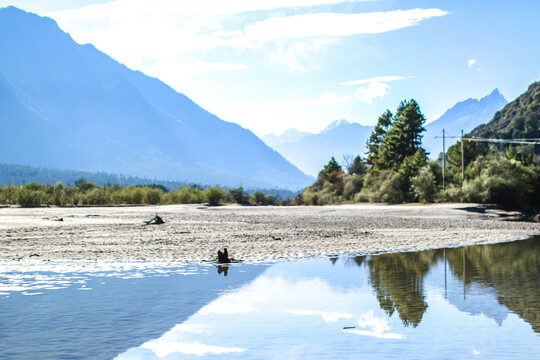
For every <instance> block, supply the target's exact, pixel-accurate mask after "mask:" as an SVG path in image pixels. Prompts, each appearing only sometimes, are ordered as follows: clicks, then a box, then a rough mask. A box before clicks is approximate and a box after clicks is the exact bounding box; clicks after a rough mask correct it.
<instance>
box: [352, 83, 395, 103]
mask: <svg viewBox="0 0 540 360" xmlns="http://www.w3.org/2000/svg"><path fill="white" fill-rule="evenodd" d="M388 89H390V85H388V84H386V83H384V82H381V81H374V82H372V83H370V84H369V85H368V86H367V87H361V88H358V89H356V92H355V93H354V95H355V98H356V99H357V100H359V101H362V102H365V103H366V104H371V102H372V101H373V100H374V99H376V98H382V97H383V96H384V95H386V93H387V92H388Z"/></svg>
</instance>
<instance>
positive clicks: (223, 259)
mask: <svg viewBox="0 0 540 360" xmlns="http://www.w3.org/2000/svg"><path fill="white" fill-rule="evenodd" d="M217 262H218V263H220V264H228V263H230V262H231V259H229V253H228V252H227V248H225V249H223V252H221V250H218V252H217Z"/></svg>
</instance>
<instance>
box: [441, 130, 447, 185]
mask: <svg viewBox="0 0 540 360" xmlns="http://www.w3.org/2000/svg"><path fill="white" fill-rule="evenodd" d="M444 139H445V138H444V129H442V188H443V190H446V185H445V184H444V170H445V169H446V148H445V146H444V145H445V144H444Z"/></svg>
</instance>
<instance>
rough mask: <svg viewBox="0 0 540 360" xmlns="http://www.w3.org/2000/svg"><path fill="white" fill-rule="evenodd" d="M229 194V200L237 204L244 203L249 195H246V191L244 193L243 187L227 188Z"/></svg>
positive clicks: (247, 200)
mask: <svg viewBox="0 0 540 360" xmlns="http://www.w3.org/2000/svg"><path fill="white" fill-rule="evenodd" d="M229 195H230V197H231V200H232V201H234V202H236V203H237V204H245V203H248V202H249V197H248V196H247V195H246V193H244V189H243V188H242V187H239V188H236V189H235V188H231V189H229Z"/></svg>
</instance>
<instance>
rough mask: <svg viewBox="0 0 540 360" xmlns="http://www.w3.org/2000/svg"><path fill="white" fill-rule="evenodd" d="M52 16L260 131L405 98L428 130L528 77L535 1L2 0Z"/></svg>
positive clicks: (536, 27)
mask: <svg viewBox="0 0 540 360" xmlns="http://www.w3.org/2000/svg"><path fill="white" fill-rule="evenodd" d="M7 5H14V6H17V7H19V8H22V9H24V10H27V11H32V12H35V13H38V14H40V15H46V16H50V17H52V18H53V19H55V20H56V21H57V22H58V24H59V26H60V27H61V28H62V29H63V30H64V31H66V32H68V33H70V34H71V36H72V37H73V38H74V39H75V40H76V41H77V42H79V43H92V44H94V45H95V46H96V47H97V48H98V49H100V50H102V51H104V52H105V53H107V54H109V55H111V56H112V57H113V58H115V59H117V60H118V61H120V62H122V63H124V64H126V65H127V66H129V67H130V68H133V69H137V70H141V71H142V72H144V73H146V74H148V75H151V76H155V77H158V78H160V79H161V80H163V81H164V82H166V83H167V84H169V85H170V86H172V87H173V88H174V89H176V90H178V91H179V92H182V93H184V94H186V95H187V96H189V97H190V98H192V99H193V100H194V101H195V102H196V103H198V104H199V105H201V106H202V107H204V108H205V109H207V110H209V111H210V112H212V113H214V114H216V115H217V116H219V117H220V118H222V119H223V120H226V121H231V122H236V123H238V124H240V125H241V126H243V127H245V128H248V129H250V130H252V131H253V132H255V133H256V134H257V135H259V136H261V135H264V134H267V133H270V132H273V133H281V132H283V131H284V130H286V129H288V128H296V129H299V130H302V131H311V132H318V131H320V130H321V129H323V128H324V127H326V126H327V125H328V124H329V123H330V122H332V121H333V120H336V119H342V118H344V119H347V120H348V121H350V122H358V123H360V124H364V125H373V124H375V122H376V121H377V118H378V116H379V115H380V114H381V113H383V112H384V110H385V109H387V108H389V109H390V110H392V111H393V110H394V109H395V108H396V106H397V105H398V103H399V102H400V101H401V100H403V99H410V98H414V99H415V100H417V101H418V103H419V104H420V106H421V109H422V111H423V112H424V114H425V115H426V118H427V119H428V121H432V120H434V119H436V118H437V117H439V116H440V115H442V113H443V112H444V111H445V110H446V109H448V108H449V107H451V106H452V105H454V104H455V103H456V102H458V101H461V100H464V99H466V98H470V97H473V98H480V97H483V96H485V95H487V94H489V93H490V92H491V91H492V90H493V89H495V88H499V90H500V91H501V93H502V94H503V95H504V96H505V97H506V98H507V99H508V100H513V99H514V98H515V97H517V96H518V95H519V94H521V93H522V92H524V91H525V90H526V88H527V86H528V85H529V84H531V83H532V82H534V81H537V80H539V79H540V37H539V36H538V34H540V21H538V15H539V14H540V1H537V0H514V1H506V0H468V1H461V0H452V1H450V0H447V1H437V0H431V1H429V0H425V1H417V0H407V1H404V0H402V1H400V0H363V1H362V0H359V1H339V0H274V1H270V0H260V1H256V0H229V1H216V0H199V1H196V2H195V1H192V0H190V1H184V0H155V1H143V0H113V1H107V0H98V1H96V0H48V1H41V0H19V1H17V0H14V1H9V0H0V7H3V6H7Z"/></svg>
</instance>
